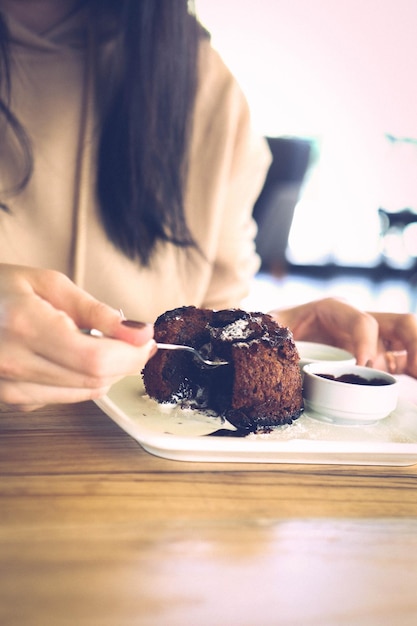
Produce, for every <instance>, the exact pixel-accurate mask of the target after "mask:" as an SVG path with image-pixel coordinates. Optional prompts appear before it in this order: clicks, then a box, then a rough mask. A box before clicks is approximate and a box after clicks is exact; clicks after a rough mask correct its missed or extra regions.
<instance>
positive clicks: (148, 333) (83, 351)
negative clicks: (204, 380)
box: [0, 264, 155, 410]
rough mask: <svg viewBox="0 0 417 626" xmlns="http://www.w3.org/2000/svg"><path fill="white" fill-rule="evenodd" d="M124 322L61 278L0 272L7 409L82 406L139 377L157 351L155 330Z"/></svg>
mask: <svg viewBox="0 0 417 626" xmlns="http://www.w3.org/2000/svg"><path fill="white" fill-rule="evenodd" d="M121 322H122V320H121V318H120V314H119V312H117V311H115V310H114V309H112V308H111V307H109V306H107V305H105V304H103V303H102V302H99V301H98V300H96V299H95V298H93V297H92V296H90V295H89V294H87V293H86V292H85V291H83V290H82V289H80V288H78V287H77V286H76V285H74V283H72V282H71V281H70V280H69V279H68V278H67V277H66V276H64V275H63V274H60V273H59V272H55V271H52V270H41V269H33V268H27V267H20V266H12V265H1V264H0V402H2V403H6V404H10V405H16V406H18V407H19V408H21V409H22V410H32V409H34V408H37V407H39V406H42V405H44V404H48V403H55V402H81V401H83V400H89V399H93V398H97V397H99V396H101V395H103V394H105V393H106V392H107V390H108V389H109V387H110V386H111V385H112V384H113V383H114V382H116V381H117V380H119V379H120V378H122V377H124V376H126V375H128V374H136V373H139V372H140V371H141V369H142V368H143V367H144V365H145V363H146V361H147V360H148V358H149V356H151V355H152V354H153V352H154V350H155V344H154V342H153V340H152V337H153V328H152V326H151V325H148V324H143V325H140V324H139V325H136V327H132V326H126V325H124V324H122V323H121ZM81 328H96V329H99V330H100V331H102V333H103V334H104V337H103V338H100V339H96V338H95V337H91V336H88V335H85V334H83V333H81V332H80V329H81Z"/></svg>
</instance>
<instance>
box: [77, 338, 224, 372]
mask: <svg viewBox="0 0 417 626" xmlns="http://www.w3.org/2000/svg"><path fill="white" fill-rule="evenodd" d="M80 331H81V332H82V333H83V334H84V335H91V336H92V337H104V334H103V333H102V332H101V330H97V329H96V328H80ZM156 346H157V348H158V349H159V350H185V351H186V352H191V354H192V355H193V356H194V357H195V358H196V359H197V361H198V362H199V363H201V364H202V365H203V366H205V367H219V366H220V365H229V361H223V360H222V359H216V361H211V360H210V359H205V358H204V357H203V355H202V354H200V352H199V351H198V350H196V349H195V348H192V347H191V346H183V345H179V344H176V343H157V344H156Z"/></svg>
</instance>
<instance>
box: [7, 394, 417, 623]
mask: <svg viewBox="0 0 417 626" xmlns="http://www.w3.org/2000/svg"><path fill="white" fill-rule="evenodd" d="M0 473H1V484H0V522H1V524H0V583H1V584H0V624H1V625H2V626H49V625H51V626H67V625H68V626H84V625H88V626H90V625H91V626H137V625H140V626H142V625H157V626H159V625H161V626H177V625H178V626H188V625H199V626H200V625H203V626H205V625H223V624H224V625H226V626H233V625H238V626H258V625H259V626H269V625H273V626H275V625H279V626H287V625H288V626H290V625H291V626H308V625H313V624H314V626H316V625H320V626H339V625H340V626H345V625H346V626H357V625H359V626H362V625H364V624H365V625H375V626H381V625H382V626H385V625H387V626H388V625H389V626H393V625H394V626H405V625H407V626H408V625H410V626H415V624H417V466H412V467H378V466H373V467H360V466H356V467H355V466H336V465H331V466H324V465H323V466H319V465H249V464H247V465H245V464H208V463H184V462H176V461H168V460H164V459H160V458H156V457H154V456H151V455H150V454H148V453H146V452H144V451H143V450H142V449H141V447H140V446H139V445H138V444H137V443H136V442H135V441H134V440H133V439H131V438H130V437H129V436H128V435H126V434H125V433H124V432H123V431H122V430H120V429H119V428H118V426H116V425H115V424H114V423H113V422H112V421H111V420H110V419H109V418H108V417H106V416H105V415H104V414H103V413H102V412H101V411H100V410H99V409H98V408H97V407H96V406H95V405H94V404H93V403H82V404H77V405H73V406H50V407H47V408H45V409H42V410H39V411H37V412H35V413H32V414H23V413H18V412H14V411H12V410H3V411H2V413H1V415H0Z"/></svg>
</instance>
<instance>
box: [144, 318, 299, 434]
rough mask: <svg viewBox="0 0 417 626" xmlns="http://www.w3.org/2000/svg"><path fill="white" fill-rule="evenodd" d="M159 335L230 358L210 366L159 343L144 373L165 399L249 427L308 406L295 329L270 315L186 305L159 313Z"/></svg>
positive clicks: (283, 419)
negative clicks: (160, 346)
mask: <svg viewBox="0 0 417 626" xmlns="http://www.w3.org/2000/svg"><path fill="white" fill-rule="evenodd" d="M155 340H156V341H158V342H163V343H178V344H184V345H189V346H193V347H194V348H197V349H198V350H199V351H200V352H201V353H203V354H204V356H206V357H207V358H210V359H213V360H216V359H225V360H227V361H228V362H229V363H230V365H224V366H220V367H217V368H205V367H202V366H201V365H200V364H199V363H198V362H197V361H196V359H195V358H193V356H192V354H190V353H187V352H182V351H179V352H178V351H177V352H172V351H168V350H158V352H157V353H156V354H155V356H153V357H152V358H151V359H150V360H149V361H148V363H147V364H146V366H145V368H144V370H143V372H142V374H143V381H144V384H145V389H146V392H147V393H148V395H149V396H150V397H151V398H154V399H155V400H157V401H158V402H161V403H164V402H166V403H176V404H183V405H186V406H190V407H192V408H197V409H200V410H201V409H210V410H212V411H214V412H215V413H217V414H218V415H221V416H224V417H225V418H226V419H227V420H228V421H229V422H230V423H232V424H233V425H234V426H236V427H237V428H239V429H245V430H247V431H250V432H256V431H262V430H263V431H265V430H268V429H269V428H270V427H273V426H278V425H282V424H287V423H291V422H292V421H293V420H294V419H296V418H297V417H299V416H300V414H301V413H302V411H303V399H302V382H301V373H300V369H299V366H298V361H299V355H298V351H297V348H296V345H295V343H294V340H293V337H292V333H291V331H290V330H289V329H288V328H286V327H284V326H280V325H279V324H278V323H277V322H275V321H274V320H273V319H272V317H271V316H270V315H267V314H264V313H248V312H246V311H243V310H240V309H225V310H221V311H212V310H211V309H198V308H196V307H193V306H188V307H181V308H177V309H174V310H172V311H167V312H166V313H164V314H163V315H160V316H159V317H158V319H157V320H156V322H155Z"/></svg>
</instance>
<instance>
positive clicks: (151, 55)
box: [0, 0, 202, 265]
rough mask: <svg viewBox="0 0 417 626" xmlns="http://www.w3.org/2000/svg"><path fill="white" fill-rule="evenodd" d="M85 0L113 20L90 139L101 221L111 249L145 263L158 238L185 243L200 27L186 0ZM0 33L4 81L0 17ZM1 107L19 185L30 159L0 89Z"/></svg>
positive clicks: (96, 17)
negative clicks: (100, 104) (17, 156)
mask: <svg viewBox="0 0 417 626" xmlns="http://www.w3.org/2000/svg"><path fill="white" fill-rule="evenodd" d="M89 4H90V9H91V11H92V14H91V18H92V19H91V21H92V24H96V27H97V28H100V22H101V18H102V17H103V15H104V14H105V13H106V14H107V15H108V12H109V11H111V13H112V14H113V18H114V19H115V20H117V22H118V25H119V28H118V30H117V38H116V43H115V52H114V58H113V61H114V65H115V68H116V78H115V83H114V85H113V88H112V91H111V94H110V97H109V98H108V100H107V101H106V105H105V109H104V111H102V112H101V118H100V129H99V140H98V171H97V195H98V200H99V206H100V210H101V216H102V221H103V225H104V228H105V230H106V232H107V235H108V237H109V239H110V240H111V241H112V242H113V243H114V244H115V245H116V246H117V247H118V248H119V249H121V250H122V251H123V252H124V253H125V254H126V255H127V256H129V257H130V258H137V259H138V260H139V261H140V262H141V263H142V264H143V265H148V264H149V262H150V260H151V257H152V253H153V251H154V250H155V247H156V245H157V243H158V242H172V243H174V244H175V245H178V246H192V245H194V242H193V238H192V236H191V233H190V232H189V230H188V228H187V224H186V220H185V215H184V184H185V180H186V174H187V157H188V145H189V135H190V130H191V124H192V111H193V104H194V97H195V91H196V83H197V56H198V41H199V38H200V37H201V36H202V29H201V27H200V26H199V25H198V22H197V20H196V18H195V16H194V15H192V14H190V12H189V6H188V5H189V3H188V2H187V0H90V2H89ZM0 39H1V42H0V70H2V76H1V78H3V79H4V80H6V81H8V76H9V64H8V55H7V50H8V47H7V45H6V41H7V39H6V38H5V25H4V21H3V20H2V21H1V26H0ZM7 86H8V83H7V84H6V87H7ZM6 93H7V90H6ZM0 114H2V115H3V116H4V117H5V119H6V121H7V123H8V124H10V125H11V126H12V128H13V130H14V132H15V133H16V135H17V138H18V139H19V142H20V145H21V147H22V149H23V154H24V155H25V159H26V160H25V164H24V165H25V168H26V169H25V171H24V175H23V177H22V180H21V184H20V188H23V187H24V186H25V185H26V184H27V181H28V179H29V177H30V171H31V166H32V159H31V155H30V144H29V142H28V141H27V138H26V136H25V135H24V132H23V128H22V126H21V125H20V124H19V122H18V120H16V119H15V118H14V116H13V114H12V112H11V111H10V109H9V106H8V103H7V100H5V99H4V100H3V101H1V102H0Z"/></svg>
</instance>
